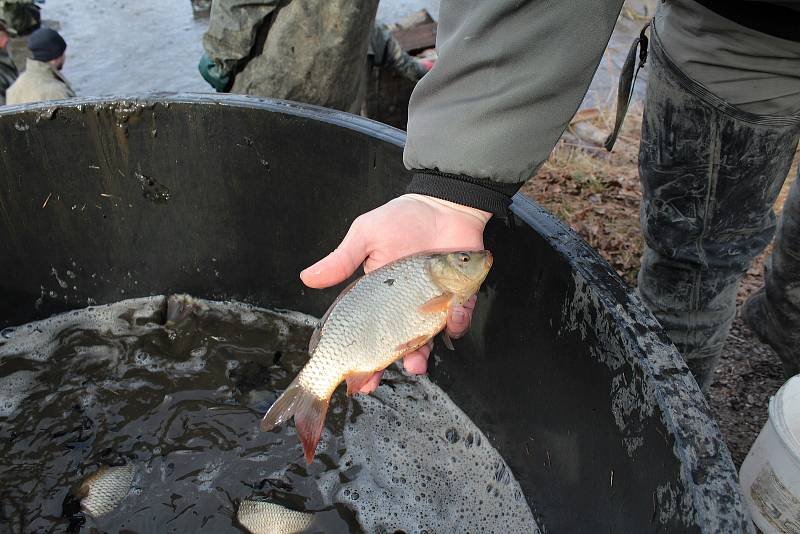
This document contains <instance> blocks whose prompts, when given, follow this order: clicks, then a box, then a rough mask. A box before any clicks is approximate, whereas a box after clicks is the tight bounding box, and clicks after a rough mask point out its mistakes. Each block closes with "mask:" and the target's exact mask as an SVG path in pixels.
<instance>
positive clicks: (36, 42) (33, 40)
mask: <svg viewBox="0 0 800 534" xmlns="http://www.w3.org/2000/svg"><path fill="white" fill-rule="evenodd" d="M66 49H67V43H66V42H65V41H64V39H63V38H62V37H61V36H60V35H59V34H58V32H57V31H55V30H52V29H50V28H39V29H38V30H36V31H35V32H33V33H32V34H31V36H30V38H29V39H28V50H30V51H31V54H33V59H35V60H37V61H50V60H53V59H57V58H59V57H61V54H63V53H64V50H66Z"/></svg>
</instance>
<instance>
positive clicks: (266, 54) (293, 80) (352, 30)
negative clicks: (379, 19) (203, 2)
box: [199, 0, 378, 113]
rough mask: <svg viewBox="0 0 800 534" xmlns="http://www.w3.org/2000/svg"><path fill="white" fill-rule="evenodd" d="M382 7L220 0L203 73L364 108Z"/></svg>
mask: <svg viewBox="0 0 800 534" xmlns="http://www.w3.org/2000/svg"><path fill="white" fill-rule="evenodd" d="M377 8H378V0H291V1H279V0H261V1H253V0H216V1H215V2H213V3H212V5H211V20H210V23H209V28H208V31H207V32H206V34H205V35H204V36H203V47H204V48H205V52H206V57H207V58H208V59H205V60H201V64H200V66H199V67H200V70H201V73H203V77H204V78H206V80H209V83H212V85H214V87H215V88H217V89H218V90H222V91H228V90H230V91H231V92H233V93H240V94H249V95H256V96H263V97H271V98H282V99H287V100H296V101H298V102H306V103H310V104H316V105H319V106H325V107H329V108H334V109H339V110H343V111H350V112H354V113H358V112H359V111H360V109H361V102H362V100H363V98H364V95H365V93H366V79H365V71H366V68H365V66H366V57H367V49H368V45H369V41H370V36H371V32H372V27H373V23H374V21H375V13H376V11H377ZM204 70H205V72H204ZM211 80H216V81H214V82H212V81H211Z"/></svg>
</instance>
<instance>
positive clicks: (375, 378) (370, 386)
mask: <svg viewBox="0 0 800 534" xmlns="http://www.w3.org/2000/svg"><path fill="white" fill-rule="evenodd" d="M381 376H383V371H378V372H377V373H375V374H374V375H372V376H371V377H370V379H369V380H367V382H366V384H364V385H363V386H361V389H359V390H358V392H359V393H372V392H373V391H375V390H376V389H378V386H379V385H380V383H381Z"/></svg>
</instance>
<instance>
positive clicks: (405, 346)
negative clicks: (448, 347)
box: [394, 334, 436, 356]
mask: <svg viewBox="0 0 800 534" xmlns="http://www.w3.org/2000/svg"><path fill="white" fill-rule="evenodd" d="M434 335H436V334H434ZM429 339H431V336H417V337H415V338H414V339H412V340H411V341H407V342H406V343H401V344H400V345H397V346H396V347H395V348H394V350H395V352H396V353H397V354H399V355H400V356H405V355H406V354H408V353H409V352H414V351H415V350H417V349H418V348H420V347H421V346H422V345H424V344H425V343H427V342H428V340H429Z"/></svg>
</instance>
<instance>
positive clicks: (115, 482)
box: [79, 464, 136, 518]
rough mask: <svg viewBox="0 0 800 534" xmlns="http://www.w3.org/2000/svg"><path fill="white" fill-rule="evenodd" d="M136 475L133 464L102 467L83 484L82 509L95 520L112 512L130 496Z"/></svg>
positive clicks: (81, 492) (80, 492)
mask: <svg viewBox="0 0 800 534" xmlns="http://www.w3.org/2000/svg"><path fill="white" fill-rule="evenodd" d="M135 473H136V470H135V468H134V466H133V464H126V465H120V466H116V467H106V466H103V467H101V468H100V469H99V470H97V471H96V472H95V473H93V474H92V475H90V476H89V477H88V478H87V479H86V480H84V481H83V484H81V487H80V490H79V495H80V496H81V497H82V499H81V509H83V511H84V512H85V513H87V514H88V515H90V516H92V517H95V518H96V517H101V516H103V515H105V514H107V513H109V512H111V511H112V510H114V509H115V508H116V507H117V506H119V505H120V503H121V502H122V501H123V499H125V497H126V496H127V495H128V492H129V491H130V489H131V485H132V484H133V476H134V474H135Z"/></svg>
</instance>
